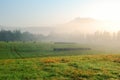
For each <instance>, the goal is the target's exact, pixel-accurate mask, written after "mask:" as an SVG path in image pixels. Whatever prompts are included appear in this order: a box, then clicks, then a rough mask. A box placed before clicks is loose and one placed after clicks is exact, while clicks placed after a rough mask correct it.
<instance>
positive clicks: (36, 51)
mask: <svg viewBox="0 0 120 80" xmlns="http://www.w3.org/2000/svg"><path fill="white" fill-rule="evenodd" d="M54 48H91V50H75V51H54V50H53V49H54ZM113 52H114V51H112V49H111V48H104V47H101V46H95V45H87V44H86V45H84V44H54V43H52V42H49V43H46V42H8V43H7V42H0V80H120V54H118V52H119V51H116V52H114V54H113ZM108 53H109V54H108ZM110 53H111V54H110ZM115 53H116V54H115Z"/></svg>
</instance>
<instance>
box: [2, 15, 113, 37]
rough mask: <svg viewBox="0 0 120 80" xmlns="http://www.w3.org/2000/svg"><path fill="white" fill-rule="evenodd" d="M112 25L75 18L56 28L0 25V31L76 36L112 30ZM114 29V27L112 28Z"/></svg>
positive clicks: (90, 19)
mask: <svg viewBox="0 0 120 80" xmlns="http://www.w3.org/2000/svg"><path fill="white" fill-rule="evenodd" d="M108 27H109V28H108ZM111 27H113V24H111V23H109V22H103V21H99V20H96V19H92V18H80V17H77V18H75V19H73V20H71V21H69V22H67V23H65V24H60V25H56V26H38V27H36V26H32V27H27V26H26V27H8V26H2V25H0V29H7V30H16V29H17V30H21V31H29V32H31V33H35V34H45V35H47V34H54V33H57V34H78V33H84V34H87V33H94V32H96V31H97V30H99V31H104V30H108V31H109V30H110V29H112V28H111ZM114 27H115V26H114Z"/></svg>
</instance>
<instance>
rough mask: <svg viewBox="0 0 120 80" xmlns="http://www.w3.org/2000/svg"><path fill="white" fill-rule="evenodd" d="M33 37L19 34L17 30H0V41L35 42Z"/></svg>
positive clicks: (27, 33) (26, 33)
mask: <svg viewBox="0 0 120 80" xmlns="http://www.w3.org/2000/svg"><path fill="white" fill-rule="evenodd" d="M35 39H36V38H35V36H34V35H33V34H31V33H29V32H21V31H19V30H15V31H10V30H1V31H0V41H31V40H35Z"/></svg>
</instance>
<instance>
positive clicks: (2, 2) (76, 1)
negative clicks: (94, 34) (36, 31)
mask: <svg viewBox="0 0 120 80" xmlns="http://www.w3.org/2000/svg"><path fill="white" fill-rule="evenodd" d="M119 15H120V0H0V25H6V26H43V25H44V26H45V25H54V24H61V23H65V22H68V21H70V20H72V19H74V18H76V17H91V18H95V19H101V20H113V21H119V20H120V16H119Z"/></svg>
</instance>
